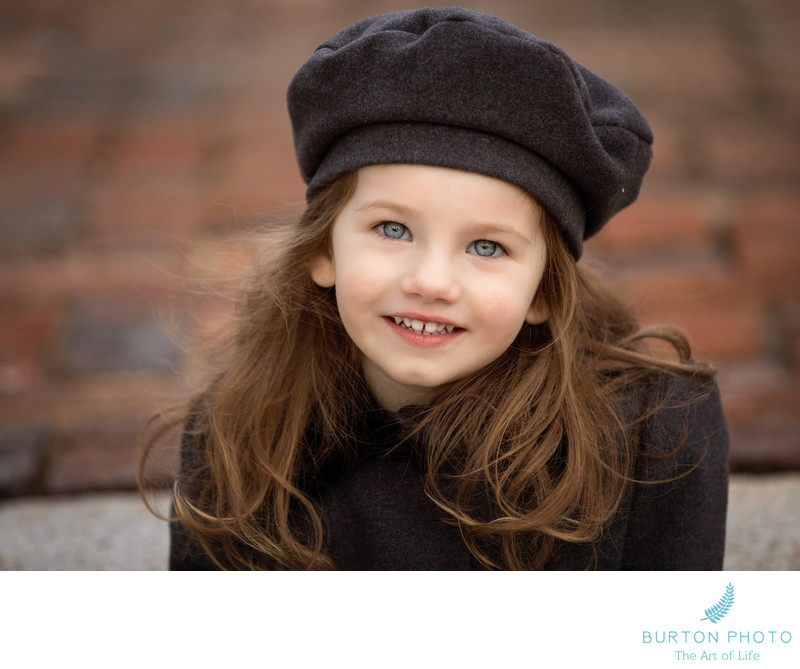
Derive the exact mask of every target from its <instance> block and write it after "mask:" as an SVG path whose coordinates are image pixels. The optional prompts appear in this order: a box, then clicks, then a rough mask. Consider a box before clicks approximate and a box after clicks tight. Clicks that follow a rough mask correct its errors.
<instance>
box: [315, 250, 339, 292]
mask: <svg viewBox="0 0 800 669" xmlns="http://www.w3.org/2000/svg"><path fill="white" fill-rule="evenodd" d="M311 280H312V281H313V282H314V283H316V284H317V285H318V286H319V287H320V288H333V285H334V284H335V283H336V272H335V271H334V267H333V258H332V257H331V255H330V253H329V252H327V251H326V252H325V253H320V254H319V255H318V256H317V257H316V259H315V260H313V261H312V263H311Z"/></svg>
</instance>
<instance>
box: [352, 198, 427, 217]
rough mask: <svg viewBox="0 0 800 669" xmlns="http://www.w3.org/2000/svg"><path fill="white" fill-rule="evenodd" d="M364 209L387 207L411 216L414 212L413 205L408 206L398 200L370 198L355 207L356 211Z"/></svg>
mask: <svg viewBox="0 0 800 669" xmlns="http://www.w3.org/2000/svg"><path fill="white" fill-rule="evenodd" d="M366 209H388V210H389V211H393V212H395V213H397V214H400V215H401V216H411V215H412V214H414V213H416V210H415V209H414V208H413V207H408V206H406V205H404V204H400V203H399V202H392V201H391V200H372V201H371V202H365V203H364V204H362V205H361V206H359V207H356V211H365V210H366Z"/></svg>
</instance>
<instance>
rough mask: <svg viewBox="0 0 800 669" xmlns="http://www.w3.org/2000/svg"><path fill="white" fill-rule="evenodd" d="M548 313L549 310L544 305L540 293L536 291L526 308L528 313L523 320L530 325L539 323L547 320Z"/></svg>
mask: <svg viewBox="0 0 800 669" xmlns="http://www.w3.org/2000/svg"><path fill="white" fill-rule="evenodd" d="M549 315H550V311H549V310H548V309H547V306H546V305H545V301H544V298H543V297H542V293H541V292H537V293H536V296H535V297H534V298H533V303H532V304H531V307H530V309H528V313H527V314H526V315H525V322H526V323H528V324H530V325H541V324H542V323H544V322H545V321H546V320H547V317H548V316H549Z"/></svg>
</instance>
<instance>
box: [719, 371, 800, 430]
mask: <svg viewBox="0 0 800 669" xmlns="http://www.w3.org/2000/svg"><path fill="white" fill-rule="evenodd" d="M798 380H800V379H799V378H798V373H797V371H796V370H795V371H792V370H790V369H787V368H786V367H784V366H781V365H779V364H777V363H776V362H768V361H764V360H758V359H752V360H750V361H745V362H735V361H728V362H723V363H720V365H719V384H720V389H721V390H722V400H723V405H724V407H725V411H726V414H727V415H728V418H729V419H730V421H731V422H734V423H736V424H741V425H745V426H746V425H751V424H755V423H758V422H760V421H764V420H772V419H774V418H779V417H781V416H800V383H798Z"/></svg>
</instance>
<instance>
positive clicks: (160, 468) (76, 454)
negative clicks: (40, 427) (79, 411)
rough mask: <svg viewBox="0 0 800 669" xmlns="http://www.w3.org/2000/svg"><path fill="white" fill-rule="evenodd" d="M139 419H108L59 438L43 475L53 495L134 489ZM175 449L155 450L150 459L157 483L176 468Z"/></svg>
mask: <svg viewBox="0 0 800 669" xmlns="http://www.w3.org/2000/svg"><path fill="white" fill-rule="evenodd" d="M143 424H144V423H143V421H142V420H140V419H126V418H125V417H123V418H120V419H117V420H114V421H111V422H100V421H98V422H96V423H93V424H86V425H80V426H76V427H75V428H73V429H70V430H68V431H67V432H66V433H64V434H63V435H62V437H61V443H60V445H59V447H58V449H57V450H56V454H55V457H54V462H53V464H52V466H51V469H50V471H49V473H48V476H47V478H46V483H45V485H46V490H47V492H50V493H54V494H65V493H79V492H87V491H100V490H134V489H136V486H137V482H136V472H137V466H138V459H137V454H138V451H137V447H138V443H137V440H138V438H139V435H140V432H141V430H142V427H143ZM176 465H177V449H175V448H173V449H172V450H171V451H166V450H162V451H159V452H158V458H157V459H154V460H153V461H152V462H151V467H150V473H151V477H153V478H157V480H158V481H159V482H161V483H163V481H164V480H165V479H167V478H169V477H172V476H174V474H175V473H176V471H177V467H176Z"/></svg>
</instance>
